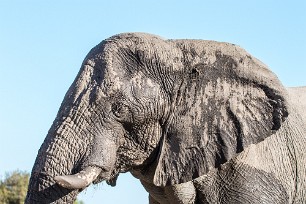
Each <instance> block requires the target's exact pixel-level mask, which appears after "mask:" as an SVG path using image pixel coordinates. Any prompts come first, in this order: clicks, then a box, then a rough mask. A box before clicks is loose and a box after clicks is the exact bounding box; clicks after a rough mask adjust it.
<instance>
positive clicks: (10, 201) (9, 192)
mask: <svg viewBox="0 0 306 204" xmlns="http://www.w3.org/2000/svg"><path fill="white" fill-rule="evenodd" d="M29 176H30V175H29V173H26V172H23V171H19V170H17V171H13V172H11V173H6V175H5V178H4V179H3V180H1V181H0V204H22V203H24V199H25V197H26V194H27V189H28V183H29Z"/></svg>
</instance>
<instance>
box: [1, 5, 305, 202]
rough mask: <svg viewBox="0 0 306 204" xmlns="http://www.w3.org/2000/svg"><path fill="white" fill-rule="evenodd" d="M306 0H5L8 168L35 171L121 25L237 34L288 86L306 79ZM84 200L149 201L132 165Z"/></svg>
mask: <svg viewBox="0 0 306 204" xmlns="http://www.w3.org/2000/svg"><path fill="white" fill-rule="evenodd" d="M305 19H306V3H305V1H302V0H300V1H296V0H292V1H272V0H264V1H263V0H262V1H258V0H257V1H242V0H239V1H238V0H236V1H235V0H232V1H228V0H223V1H221V0H216V1H212V0H211V1H204V0H201V1H200V0H199V1H196V0H189V1H178V0H176V1H174V0H163V1H161V0H154V1H143V0H142V1H141V0H130V1H116V0H112V1H103V0H101V1H90V0H89V1H68V0H66V1H50V0H49V1H30V0H28V1H14V0H11V1H8V0H7V1H5V0H0V79H1V80H0V96H1V100H0V155H1V156H0V176H3V175H4V172H7V171H12V170H15V169H20V170H26V171H31V168H32V165H33V163H34V160H35V157H36V154H37V150H38V149H39V147H40V145H41V143H42V142H43V139H44V137H45V136H46V134H47V131H48V129H49V127H50V126H51V124H52V121H53V120H54V118H55V115H56V113H57V110H58V108H59V106H60V103H61V101H62V99H63V97H64V94H65V92H66V91H67V89H68V87H69V85H70V84H71V83H72V81H73V79H74V77H75V76H76V74H77V72H78V70H79V68H80V65H81V63H82V60H83V59H84V57H85V55H86V54H87V53H88V51H89V50H90V49H91V48H92V47H93V46H95V45H96V44H98V43H99V42H100V41H102V40H103V39H105V38H108V37H110V36H112V35H114V34H117V33H122V32H136V31H137V32H149V33H154V34H157V35H160V36H163V37H165V38H194V39H210V40H216V41H226V42H231V43H234V44H238V45H240V46H241V47H243V48H245V49H246V50H247V51H249V52H250V53H251V54H252V55H253V56H255V57H257V58H259V59H260V60H261V61H263V62H264V63H265V64H267V65H268V66H269V67H270V68H271V69H272V70H273V71H274V72H275V73H276V74H277V75H278V76H279V78H280V80H281V81H282V82H283V83H284V84H285V85H286V86H299V85H306V79H305V76H306V38H305V36H306V20H305ZM79 198H80V199H82V200H83V201H85V203H91V204H95V203H102V202H101V200H102V201H103V203H119V202H124V203H139V204H140V203H147V193H146V192H145V191H144V190H143V189H142V187H141V185H140V184H139V182H138V181H137V180H136V179H134V178H132V177H131V176H130V175H128V174H124V175H121V176H120V177H119V180H118V186H117V187H115V188H111V187H108V186H107V185H106V184H100V185H99V186H97V187H96V188H95V189H94V188H90V189H89V190H87V192H86V194H85V193H82V194H81V195H80V196H79Z"/></svg>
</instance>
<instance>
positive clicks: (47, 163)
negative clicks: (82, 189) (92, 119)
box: [26, 111, 92, 203]
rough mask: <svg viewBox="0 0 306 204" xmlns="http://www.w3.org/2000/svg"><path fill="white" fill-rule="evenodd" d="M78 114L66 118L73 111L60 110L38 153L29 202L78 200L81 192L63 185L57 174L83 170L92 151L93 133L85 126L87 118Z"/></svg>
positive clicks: (31, 181)
mask: <svg viewBox="0 0 306 204" xmlns="http://www.w3.org/2000/svg"><path fill="white" fill-rule="evenodd" d="M78 113H79V111H78ZM78 113H75V114H73V116H71V117H67V116H66V117H65V116H63V115H72V114H71V112H70V114H63V111H61V112H59V114H58V116H57V118H56V120H55V121H54V123H53V125H52V127H51V128H50V130H49V132H48V135H47V137H46V139H45V141H44V142H43V144H42V146H41V148H40V150H39V152H38V155H37V158H36V161H35V164H34V166H33V169H32V173H31V178H30V183H29V187H28V193H27V198H26V203H46V202H47V203H72V202H73V201H74V200H75V199H76V196H77V194H78V191H77V190H71V189H67V188H63V187H62V186H60V185H58V184H57V183H56V182H55V179H54V177H55V176H58V175H66V174H73V173H76V172H78V171H80V170H81V169H80V165H81V163H82V159H83V158H84V157H85V156H86V154H87V152H88V150H87V147H88V144H90V140H91V139H92V135H91V133H89V132H88V131H86V128H84V127H83V125H84V123H86V122H84V121H85V119H84V117H83V116H82V115H81V114H78Z"/></svg>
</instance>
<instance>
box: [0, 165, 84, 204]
mask: <svg viewBox="0 0 306 204" xmlns="http://www.w3.org/2000/svg"><path fill="white" fill-rule="evenodd" d="M29 178H30V174H29V173H27V172H24V171H19V170H16V171H13V172H11V173H6V174H5V177H4V179H1V180H0V204H23V203H24V200H25V197H26V195H27V190H28V185H29ZM74 204H84V202H83V201H80V200H76V201H75V202H74Z"/></svg>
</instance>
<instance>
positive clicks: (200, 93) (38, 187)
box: [26, 33, 288, 203]
mask: <svg viewBox="0 0 306 204" xmlns="http://www.w3.org/2000/svg"><path fill="white" fill-rule="evenodd" d="M287 115H288V111H287V102H286V91H285V89H284V88H283V86H282V85H281V83H280V82H279V80H278V79H277V77H276V76H275V75H274V74H273V73H272V72H271V71H270V70H269V69H268V68H267V67H266V66H265V65H264V64H262V63H261V62H259V61H258V60H257V59H255V58H253V57H251V56H250V55H249V54H248V53H247V52H245V51H244V50H243V49H241V48H240V47H238V46H235V45H232V44H228V43H220V42H213V41H203V40H164V39H162V38H160V37H158V36H154V35H150V34H143V33H125V34H120V35H116V36H113V37H111V38H109V39H106V40H104V41H102V42H101V43H100V44H99V45H97V46H96V47H95V48H93V49H92V50H91V51H90V52H89V54H88V55H87V56H86V58H85V60H84V62H83V64H82V67H81V69H80V72H79V73H78V75H77V77H76V79H75V81H74V82H73V84H72V85H71V87H70V89H69V90H68V92H67V94H66V96H65V98H64V100H63V102H62V105H61V107H60V110H59V112H58V114H57V117H56V119H55V121H54V123H53V125H52V127H51V128H50V130H49V132H48V135H47V137H46V139H45V141H44V143H43V144H42V146H41V148H40V150H39V152H38V156H37V159H36V162H35V164H34V167H33V170H32V175H31V179H30V185H29V190H28V195H27V200H26V202H27V203H33V202H35V201H37V202H39V201H41V200H44V201H47V202H60V201H66V202H68V201H72V200H73V199H75V196H76V195H77V193H78V192H79V191H80V190H82V189H83V188H85V187H86V186H87V185H89V184H90V183H91V182H94V183H97V182H100V181H102V180H106V181H107V182H108V183H109V184H112V185H114V184H115V179H116V177H117V176H118V174H119V173H120V172H126V171H130V170H137V171H138V172H140V174H142V175H145V176H148V178H149V180H150V181H151V182H152V183H153V184H154V185H156V186H166V185H172V184H178V183H182V182H186V181H190V180H192V179H194V178H197V177H199V176H201V175H204V174H206V173H207V172H208V171H209V170H210V169H212V168H217V167H219V166H220V165H221V164H223V163H225V162H227V161H229V160H230V159H231V158H233V157H234V156H235V155H236V154H237V153H239V152H241V151H243V150H244V149H245V148H246V147H248V146H249V145H251V144H256V143H259V142H260V141H262V140H264V139H265V138H267V137H269V136H270V135H272V134H273V133H274V132H275V131H276V130H277V129H279V127H280V126H281V123H282V122H283V121H284V119H285V118H286V117H287Z"/></svg>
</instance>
